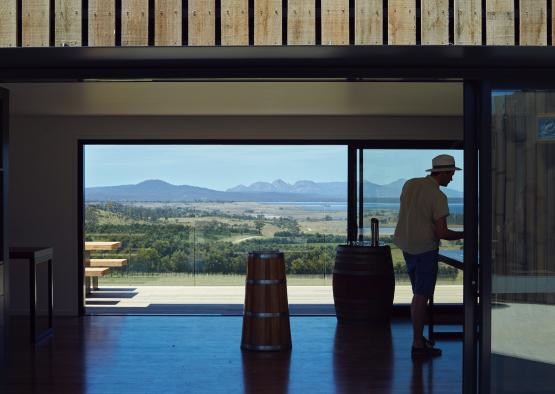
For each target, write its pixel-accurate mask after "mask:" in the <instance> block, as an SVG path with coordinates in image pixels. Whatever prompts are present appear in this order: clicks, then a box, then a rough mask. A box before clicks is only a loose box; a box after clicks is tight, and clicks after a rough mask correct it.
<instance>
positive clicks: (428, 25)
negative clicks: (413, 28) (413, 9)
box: [421, 0, 449, 45]
mask: <svg viewBox="0 0 555 394" xmlns="http://www.w3.org/2000/svg"><path fill="white" fill-rule="evenodd" d="M421 10H422V11H421V12H422V14H421V21H422V22H421V41H422V45H447V44H449V0H422V2H421Z"/></svg>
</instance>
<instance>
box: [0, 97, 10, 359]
mask: <svg viewBox="0 0 555 394" xmlns="http://www.w3.org/2000/svg"><path fill="white" fill-rule="evenodd" d="M8 116H9V111H8V91H7V90H5V89H2V88H0V141H1V142H2V148H1V149H0V360H2V356H3V354H4V353H3V352H4V334H5V324H4V323H5V312H4V311H5V306H6V305H5V298H6V297H5V293H6V291H5V289H6V287H5V283H6V281H7V279H6V278H7V273H5V272H4V271H5V268H6V264H5V262H6V257H7V255H6V249H7V245H6V216H5V213H6V212H7V209H6V197H7V194H8V193H7V191H8V190H7V188H6V185H7V161H8V158H7V149H8Z"/></svg>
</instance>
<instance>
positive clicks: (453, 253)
mask: <svg viewBox="0 0 555 394" xmlns="http://www.w3.org/2000/svg"><path fill="white" fill-rule="evenodd" d="M438 260H439V261H441V262H443V263H445V264H448V265H450V266H451V267H455V268H457V269H460V270H463V271H464V254H463V251H462V250H441V249H440V250H439V256H438Z"/></svg>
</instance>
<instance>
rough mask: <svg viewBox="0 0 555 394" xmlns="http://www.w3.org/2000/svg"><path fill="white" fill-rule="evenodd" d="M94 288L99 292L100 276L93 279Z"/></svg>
mask: <svg viewBox="0 0 555 394" xmlns="http://www.w3.org/2000/svg"><path fill="white" fill-rule="evenodd" d="M92 288H93V290H98V276H95V277H93V278H92Z"/></svg>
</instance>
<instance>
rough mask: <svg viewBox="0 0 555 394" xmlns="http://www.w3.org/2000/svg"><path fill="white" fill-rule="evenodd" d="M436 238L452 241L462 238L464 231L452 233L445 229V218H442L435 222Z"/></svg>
mask: <svg viewBox="0 0 555 394" xmlns="http://www.w3.org/2000/svg"><path fill="white" fill-rule="evenodd" d="M435 231H436V237H438V239H445V240H448V241H453V240H457V239H463V238H464V231H452V230H449V229H448V228H447V216H443V217H441V218H439V219H437V220H436V221H435Z"/></svg>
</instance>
